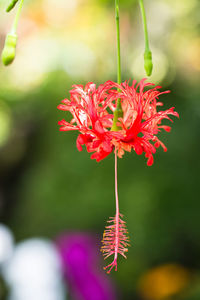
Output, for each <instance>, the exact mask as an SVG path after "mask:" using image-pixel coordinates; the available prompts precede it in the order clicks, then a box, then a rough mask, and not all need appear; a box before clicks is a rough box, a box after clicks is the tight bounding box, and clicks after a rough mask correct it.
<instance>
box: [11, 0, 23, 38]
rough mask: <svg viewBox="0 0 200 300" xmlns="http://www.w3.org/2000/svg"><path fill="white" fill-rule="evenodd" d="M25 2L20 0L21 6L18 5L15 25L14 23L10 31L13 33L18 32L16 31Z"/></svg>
mask: <svg viewBox="0 0 200 300" xmlns="http://www.w3.org/2000/svg"><path fill="white" fill-rule="evenodd" d="M23 3H24V0H20V2H19V6H18V9H17V13H16V16H15V19H14V22H13V25H12V29H11V32H10V33H11V34H16V32H17V25H18V23H19V17H20V13H21V10H22V6H23Z"/></svg>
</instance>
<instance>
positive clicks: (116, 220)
mask: <svg viewBox="0 0 200 300" xmlns="http://www.w3.org/2000/svg"><path fill="white" fill-rule="evenodd" d="M115 201H116V215H115V222H116V229H115V230H116V242H115V247H118V246H119V199H118V184H117V151H115ZM117 255H118V249H115V256H114V260H115V259H117Z"/></svg>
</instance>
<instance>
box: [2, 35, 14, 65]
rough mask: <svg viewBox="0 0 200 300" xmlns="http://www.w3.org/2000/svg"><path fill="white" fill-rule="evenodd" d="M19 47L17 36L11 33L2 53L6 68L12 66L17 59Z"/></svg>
mask: <svg viewBox="0 0 200 300" xmlns="http://www.w3.org/2000/svg"><path fill="white" fill-rule="evenodd" d="M16 45H17V35H16V34H11V33H9V34H8V35H7V36H6V40H5V45H4V48H3V51H2V55H1V59H2V62H3V64H4V65H5V66H8V65H10V64H11V63H12V62H13V60H14V59H15V53H16Z"/></svg>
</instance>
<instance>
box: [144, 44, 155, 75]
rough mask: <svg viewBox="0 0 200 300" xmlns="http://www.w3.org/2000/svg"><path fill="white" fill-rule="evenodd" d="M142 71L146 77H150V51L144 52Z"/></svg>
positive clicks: (151, 67) (151, 65)
mask: <svg viewBox="0 0 200 300" xmlns="http://www.w3.org/2000/svg"><path fill="white" fill-rule="evenodd" d="M144 69H145V71H146V74H147V76H151V73H152V69H153V63H152V54H151V51H149V50H148V51H145V53H144Z"/></svg>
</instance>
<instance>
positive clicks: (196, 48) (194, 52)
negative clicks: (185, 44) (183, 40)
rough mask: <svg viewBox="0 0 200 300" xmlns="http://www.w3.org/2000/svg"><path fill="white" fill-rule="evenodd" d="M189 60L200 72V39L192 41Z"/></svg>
mask: <svg viewBox="0 0 200 300" xmlns="http://www.w3.org/2000/svg"><path fill="white" fill-rule="evenodd" d="M187 53H188V60H189V62H190V64H191V65H192V67H193V68H194V69H195V70H196V71H200V55H199V53H200V38H197V39H195V40H193V41H190V45H189V49H188V51H187Z"/></svg>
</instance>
